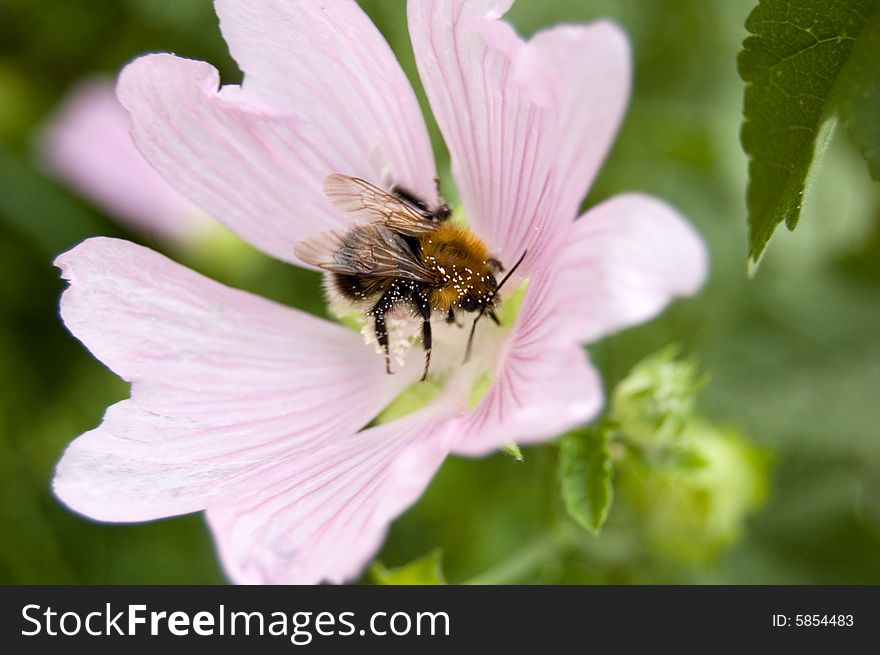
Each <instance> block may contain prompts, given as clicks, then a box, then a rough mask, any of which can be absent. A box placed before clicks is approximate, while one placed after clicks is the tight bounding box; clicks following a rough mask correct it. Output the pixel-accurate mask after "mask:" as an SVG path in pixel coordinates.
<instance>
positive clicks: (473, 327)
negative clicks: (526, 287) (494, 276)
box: [461, 250, 528, 364]
mask: <svg viewBox="0 0 880 655" xmlns="http://www.w3.org/2000/svg"><path fill="white" fill-rule="evenodd" d="M527 252H528V250H523V254H522V255H520V256H519V259H517V260H516V264H514V265H513V267H512V268H511V269H510V270H509V271H507V275H505V276H504V279H502V280H501V282H500V283H499V284H498V286H497V287H495V291H493V292H492V295H491V296H490V297H489V301H490V302H491V300H492V298H494V297H495V296H496V295H498V291H499V290H500V289H501V287H503V286H504V283H505V282H507V281H508V280H509V279H510V276H511V275H513V272H514V271H515V270H516V269H517V268H518V267H519V265H520V264H522V262H523V260H524V259H525V258H526V253H527ZM488 306H489V303H488V302H487V303H486V304H485V305H483V306H482V307H481V308H480V313H479V314H477V317H476V318H475V319H474V324H473V325H471V333H470V335H469V336H468V342H467V348H465V351H464V359H463V360H462V362H461V363H462V364H467V362H468V360H469V359H470V358H471V348H472V347H473V345H474V333H475V332H476V331H477V321H479V320H480V319H481V318H483V314H485V313H486V307H488ZM490 315H491V316H493V317H494V316H495V312H494V311H492V312H491V314H490ZM495 322H496V323H497V322H498V319H497V318H495Z"/></svg>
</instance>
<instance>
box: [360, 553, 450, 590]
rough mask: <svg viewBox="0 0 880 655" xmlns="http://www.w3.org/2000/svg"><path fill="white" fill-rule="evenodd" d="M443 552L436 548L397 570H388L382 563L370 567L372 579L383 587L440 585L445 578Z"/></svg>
mask: <svg viewBox="0 0 880 655" xmlns="http://www.w3.org/2000/svg"><path fill="white" fill-rule="evenodd" d="M442 564H443V551H442V550H441V549H439V548H435V549H434V550H432V551H431V552H430V553H428V554H427V555H425V556H424V557H420V558H419V559H417V560H414V561H412V562H410V563H409V564H404V565H403V566H401V567H399V568H396V569H387V568H385V566H384V565H383V564H382V563H381V562H373V564H372V566H370V577H371V578H372V579H373V582H375V583H376V584H382V585H440V584H446V580H445V579H444V577H443V566H442Z"/></svg>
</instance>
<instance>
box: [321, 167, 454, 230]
mask: <svg viewBox="0 0 880 655" xmlns="http://www.w3.org/2000/svg"><path fill="white" fill-rule="evenodd" d="M324 194H325V195H326V196H327V198H328V199H329V200H330V202H332V203H333V205H334V206H335V207H336V208H337V209H340V210H342V211H343V212H345V213H346V214H348V215H349V216H351V217H352V218H354V219H355V221H356V222H358V223H362V224H367V223H378V224H381V225H384V226H385V227H387V228H388V229H389V230H393V231H394V232H400V233H401V234H405V235H407V236H411V237H416V236H419V235H421V234H426V233H427V232H432V231H434V230H436V229H437V225H438V224H439V223H440V221H439V219H438V218H437V217H436V216H434V215H433V214H432V213H431V212H429V211H423V210H420V209H418V208H416V207H413V206H412V205H408V204H407V203H405V202H403V201H402V200H400V199H398V198H395V197H394V196H392V195H390V194H388V193H385V192H384V191H382V189H380V188H378V187H375V186H373V185H372V184H370V183H369V182H367V181H366V180H362V179H360V178H359V177H349V176H347V175H340V174H339V173H333V174H331V175H328V176H327V177H326V178H325V179H324Z"/></svg>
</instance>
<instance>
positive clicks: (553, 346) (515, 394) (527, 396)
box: [453, 275, 604, 456]
mask: <svg viewBox="0 0 880 655" xmlns="http://www.w3.org/2000/svg"><path fill="white" fill-rule="evenodd" d="M553 292H554V289H553V278H552V277H551V276H550V275H540V276H536V278H533V279H532V281H531V283H530V285H529V289H528V291H527V293H526V296H525V298H524V300H523V306H522V310H521V312H520V315H519V317H518V319H517V324H516V326H515V327H514V331H513V333H512V334H511V335H510V336H509V337H508V338H507V340H506V341H505V343H504V344H503V345H502V349H501V352H500V353H498V355H497V363H496V365H495V371H496V373H495V374H494V377H493V380H492V384H491V386H490V387H489V390H488V392H487V393H486V395H485V396H484V397H483V398H482V400H481V401H480V403H479V404H478V405H477V406H476V408H474V410H473V411H472V412H471V413H469V414H467V415H466V416H465V417H464V418H463V419H461V426H460V428H459V433H460V438H458V439H457V440H456V443H455V445H454V447H453V451H454V452H455V453H457V454H461V455H471V456H479V455H484V454H486V453H489V452H491V451H493V450H496V449H498V448H500V447H501V446H503V445H504V444H506V443H510V442H516V443H536V442H540V441H546V440H547V439H552V438H553V437H555V436H557V435H559V434H560V433H562V432H564V431H566V430H568V429H570V428H572V427H575V426H577V425H581V424H583V423H586V422H588V421H590V420H592V419H593V418H595V417H596V416H597V415H598V413H599V410H600V409H601V408H602V403H603V398H604V396H603V393H602V383H601V380H600V379H599V376H598V374H597V373H596V371H595V369H594V368H593V367H592V366H591V365H590V363H589V361H588V358H587V354H586V352H585V351H584V349H583V348H582V347H581V346H579V345H577V344H575V343H574V342H573V341H572V340H571V339H570V338H569V337H567V336H566V335H565V334H564V333H563V332H562V329H561V327H562V324H563V323H564V321H565V320H566V319H565V316H564V315H562V314H561V313H560V312H564V311H565V308H563V307H559V306H558V305H557V304H556V302H557V298H556V297H555V296H554V294H553Z"/></svg>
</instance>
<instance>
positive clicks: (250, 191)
mask: <svg viewBox="0 0 880 655" xmlns="http://www.w3.org/2000/svg"><path fill="white" fill-rule="evenodd" d="M218 85H219V76H218V74H217V71H216V70H215V69H214V68H213V67H212V66H210V65H208V64H205V63H202V62H197V61H191V60H187V59H180V58H178V57H174V56H172V55H147V56H146V57H141V58H140V59H137V60H135V61H134V62H132V63H131V64H129V65H128V66H126V68H125V69H124V70H123V71H122V73H121V75H120V78H119V86H118V93H119V98H120V100H121V101H122V104H123V105H124V106H125V107H126V108H127V109H128V110H129V112H130V113H131V121H132V137H133V138H134V141H135V143H136V145H137V146H138V148H140V150H141V152H142V153H143V155H144V156H145V157H146V158H147V160H148V161H149V162H150V163H151V164H152V165H153V166H154V167H155V168H156V170H157V171H159V173H160V174H161V175H162V176H163V177H164V178H165V179H166V180H167V181H168V182H169V183H170V184H171V185H172V186H174V188H176V189H177V190H178V191H180V192H181V193H182V194H183V195H185V196H186V197H187V198H190V199H191V200H192V201H193V202H195V203H197V204H198V205H199V206H201V207H203V208H204V209H205V210H207V211H208V212H209V213H210V214H211V215H212V216H215V217H216V218H217V219H218V220H220V221H222V222H223V223H224V224H226V225H227V226H228V227H229V228H230V229H231V230H232V231H233V232H236V233H237V234H238V235H239V236H241V237H242V238H243V239H245V240H246V241H249V242H250V243H252V244H253V245H255V246H257V247H258V248H261V249H262V250H264V251H265V252H267V253H269V254H271V255H273V256H275V257H277V258H279V259H282V260H285V261H289V262H294V263H299V261H298V260H297V259H296V258H295V257H294V255H293V245H294V243H296V242H297V241H299V240H301V239H303V238H305V237H306V236H308V235H309V234H312V233H313V232H317V231H321V230H325V229H329V228H331V227H333V226H337V225H339V222H340V221H342V220H344V218H343V216H342V214H341V213H340V212H339V211H337V210H335V209H334V208H333V207H332V205H330V203H329V202H328V201H327V199H326V198H325V197H324V195H323V193H322V186H321V185H322V182H323V179H324V176H325V175H326V174H327V173H329V172H330V171H331V170H332V168H333V166H332V164H331V163H330V162H328V161H324V159H323V157H322V155H321V154H320V153H319V151H318V150H317V149H316V146H315V145H314V144H313V143H312V142H311V140H310V139H311V137H310V135H308V134H307V131H306V129H305V128H304V127H303V126H302V125H301V124H300V123H298V122H297V121H296V120H295V119H294V118H293V117H292V115H291V114H289V113H286V112H282V111H280V110H278V109H276V108H275V107H274V106H272V105H270V104H268V103H266V102H263V101H260V100H255V99H254V98H252V97H248V96H246V95H245V94H244V93H242V91H241V88H240V87H237V86H225V87H223V88H222V89H220V90H219V91H218Z"/></svg>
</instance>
